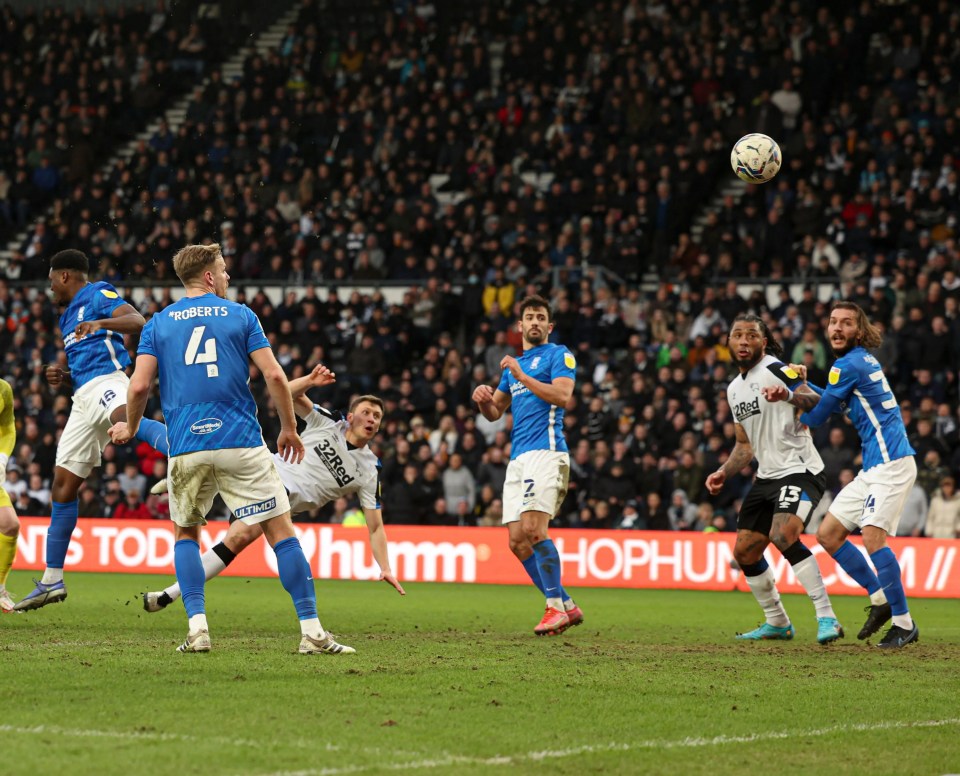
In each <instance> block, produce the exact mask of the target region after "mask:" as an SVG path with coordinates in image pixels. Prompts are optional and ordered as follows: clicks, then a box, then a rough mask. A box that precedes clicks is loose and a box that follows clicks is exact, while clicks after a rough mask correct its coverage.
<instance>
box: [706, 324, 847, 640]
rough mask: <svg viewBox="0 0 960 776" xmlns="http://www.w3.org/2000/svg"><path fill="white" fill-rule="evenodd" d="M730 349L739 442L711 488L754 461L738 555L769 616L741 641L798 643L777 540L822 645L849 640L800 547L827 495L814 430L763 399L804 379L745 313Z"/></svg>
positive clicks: (712, 478)
mask: <svg viewBox="0 0 960 776" xmlns="http://www.w3.org/2000/svg"><path fill="white" fill-rule="evenodd" d="M729 347H730V352H731V354H732V355H733V359H734V362H735V363H736V365H737V368H738V369H739V370H740V375H739V376H738V377H736V378H735V379H734V380H733V381H732V382H731V383H730V385H729V386H727V401H728V402H729V404H730V409H731V410H732V412H733V414H734V416H735V417H736V425H735V428H736V434H737V441H736V444H735V445H734V448H733V451H732V452H731V453H730V457H729V458H727V460H726V462H725V463H724V464H723V466H721V467H720V468H719V469H718V470H717V471H715V472H714V473H713V474H711V475H710V476H709V477H707V482H706V485H707V490H708V491H709V492H710V493H711V494H712V495H714V496H715V495H717V494H718V493H719V492H720V490H721V489H722V488H723V484H724V482H726V480H727V478H728V477H732V476H733V475H734V474H736V473H737V472H739V471H740V470H741V469H742V468H743V467H744V466H746V465H747V464H749V463H750V461H751V460H753V458H754V456H756V459H757V462H758V464H759V468H758V469H757V478H756V481H755V482H754V483H753V486H752V487H751V488H750V492H749V493H748V494H747V497H746V498H745V499H744V500H743V505H742V506H741V507H740V514H739V515H737V540H736V544H735V545H734V550H733V555H734V558H735V559H736V561H737V563H739V564H740V569H741V570H742V571H743V574H744V576H745V577H746V580H747V584H748V585H749V586H750V590H751V592H752V593H753V596H754V598H756V599H757V603H758V604H760V608H761V609H762V610H763V613H764V615H765V617H766V622H764V623H763V624H762V625H761V626H760V627H758V628H756V629H755V630H752V631H750V632H748V633H742V634H738V635H737V638H738V639H744V640H748V641H759V640H767V639H773V640H789V639H792V638H793V637H794V628H793V624H792V623H791V622H790V618H789V617H788V616H787V612H786V610H785V609H784V607H783V603H782V602H781V600H780V595H779V593H778V592H777V584H776V580H775V579H774V577H773V570H772V569H771V568H770V565H769V564H768V563H767V561H766V559H765V558H764V557H763V551H764V550H765V549H766V547H767V545H768V544H769V543H770V542H771V541H773V543H774V545H775V546H776V548H777V549H778V550H780V552H781V553H782V554H783V557H785V558H786V559H787V561H788V562H789V563H790V565H791V567H792V569H793V573H794V576H795V577H796V578H797V580H798V581H799V582H800V584H801V585H803V588H804V589H805V590H806V591H807V595H809V596H810V600H811V601H813V605H814V608H815V610H816V614H817V641H819V642H820V643H821V644H828V643H830V642H832V641H836V640H837V639H839V638H842V637H843V628H842V627H841V626H840V623H839V622H838V621H837V617H836V615H835V614H834V611H833V607H832V605H831V603H830V596H829V595H827V590H826V588H825V587H824V584H823V577H822V576H821V575H820V568H819V566H817V561H816V558H814V557H813V554H812V553H811V552H810V550H808V549H807V547H806V545H804V544H803V542H801V541H800V534H802V533H803V529H804V527H805V526H806V523H807V521H808V520H809V519H810V515H811V514H812V513H813V510H814V509H815V508H816V506H817V503H818V502H819V501H820V498H821V497H822V496H823V490H824V487H825V484H826V478H825V477H824V474H823V461H822V460H821V459H820V455H819V453H817V449H816V448H815V447H814V445H813V438H812V437H811V435H810V430H809V429H808V428H806V427H805V426H803V425H802V424H801V423H799V422H798V421H797V418H796V412H794V410H793V409H792V408H791V407H789V406H788V405H784V404H777V403H770V402H768V401H766V400H765V399H764V398H763V395H762V394H763V391H764V390H765V389H766V388H768V387H776V386H780V387H783V388H784V390H789V389H790V388H792V387H794V386H796V385H799V384H800V383H801V382H802V380H801V378H800V375H798V374H797V373H796V372H795V371H794V370H793V369H791V368H790V367H789V366H787V365H786V364H784V363H783V362H782V361H781V360H780V358H781V357H782V356H783V349H782V348H781V346H780V343H778V342H777V341H776V340H775V339H774V338H773V336H772V335H771V334H770V330H769V329H768V328H767V326H766V324H765V323H764V322H763V320H762V319H760V318H758V317H757V316H755V315H748V314H742V315H738V316H737V317H736V318H735V319H734V321H733V327H732V328H731V329H730V334H729Z"/></svg>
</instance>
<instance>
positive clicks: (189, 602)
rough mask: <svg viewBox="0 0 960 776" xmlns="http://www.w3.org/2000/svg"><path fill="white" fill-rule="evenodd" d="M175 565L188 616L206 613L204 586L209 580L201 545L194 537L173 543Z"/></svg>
mask: <svg viewBox="0 0 960 776" xmlns="http://www.w3.org/2000/svg"><path fill="white" fill-rule="evenodd" d="M173 567H174V569H176V572H177V583H178V584H179V585H180V593H181V595H182V596H183V608H184V609H186V610H187V616H188V617H193V616H194V615H195V614H205V613H206V599H205V598H204V592H203V586H204V584H205V583H206V581H207V578H206V574H204V572H203V561H202V560H200V545H199V544H197V542H195V541H194V540H193V539H181V540H180V541H178V542H176V543H175V544H174V545H173Z"/></svg>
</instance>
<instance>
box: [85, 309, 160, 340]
mask: <svg viewBox="0 0 960 776" xmlns="http://www.w3.org/2000/svg"><path fill="white" fill-rule="evenodd" d="M145 323H146V321H145V320H144V318H143V316H142V315H140V313H139V312H137V310H136V308H134V307H133V306H132V305H129V304H122V305H120V306H119V307H117V308H116V309H115V310H114V311H113V314H112V315H111V317H109V318H99V319H97V320H95V321H83V322H82V323H78V324H77V328H76V330H75V333H76V335H77V336H78V337H86V336H88V335H90V334H93V333H94V332H95V331H99V330H100V329H109V330H110V331H115V332H117V333H118V334H136V333H137V332H139V331H140V330H141V329H142V328H143V326H144V324H145Z"/></svg>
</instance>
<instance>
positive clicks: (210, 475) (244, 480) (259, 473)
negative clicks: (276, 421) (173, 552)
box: [167, 445, 290, 528]
mask: <svg viewBox="0 0 960 776" xmlns="http://www.w3.org/2000/svg"><path fill="white" fill-rule="evenodd" d="M167 492H168V493H169V494H170V519H171V520H173V522H174V523H176V524H177V525H179V526H182V527H183V528H188V527H190V526H194V525H206V524H207V519H206V515H207V513H208V512H209V511H210V507H212V506H213V499H214V497H215V496H216V495H217V493H219V494H220V496H221V498H223V501H224V503H225V504H226V505H227V507H228V508H229V509H230V511H231V512H233V514H234V515H236V516H237V519H238V520H240V521H241V522H243V523H246V524H247V525H256V524H257V523H262V522H264V521H265V520H269V519H270V518H272V517H278V516H280V515H282V514H284V513H285V512H289V511H290V501H289V500H288V498H287V491H286V489H285V488H284V487H283V483H282V482H280V475H279V474H277V467H276V466H274V465H273V455H271V453H270V451H269V450H268V449H267V447H266V445H263V446H261V447H232V448H227V449H225V450H201V451H199V452H196V453H184V454H183V455H177V456H174V457H173V458H171V459H170V473H169V474H168V475H167Z"/></svg>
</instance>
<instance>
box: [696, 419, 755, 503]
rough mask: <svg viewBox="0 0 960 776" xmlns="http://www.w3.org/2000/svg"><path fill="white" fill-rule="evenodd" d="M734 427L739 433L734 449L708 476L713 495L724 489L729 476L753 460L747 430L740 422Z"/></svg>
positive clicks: (708, 488)
mask: <svg viewBox="0 0 960 776" xmlns="http://www.w3.org/2000/svg"><path fill="white" fill-rule="evenodd" d="M734 429H735V430H736V434H737V442H736V444H735V445H734V446H733V450H731V451H730V455H729V457H728V458H727V460H726V462H724V464H723V466H721V467H720V468H719V469H717V470H716V471H715V472H714V473H713V474H711V475H710V476H709V477H707V481H706V485H707V490H708V491H709V492H710V495H711V496H716V495H717V494H718V493H719V492H720V491H721V490H722V489H723V484H724V483H725V482H726V481H727V477H732V476H733V475H734V474H736V473H737V472H738V471H740V470H741V469H742V468H743V467H744V466H746V465H747V464H748V463H750V461H752V460H753V446H752V445H751V444H750V439H749V438H748V437H747V432H746V431H745V430H744V428H743V426H741V425H740V424H739V423H735V424H734Z"/></svg>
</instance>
